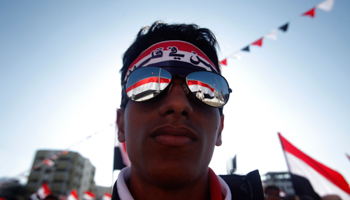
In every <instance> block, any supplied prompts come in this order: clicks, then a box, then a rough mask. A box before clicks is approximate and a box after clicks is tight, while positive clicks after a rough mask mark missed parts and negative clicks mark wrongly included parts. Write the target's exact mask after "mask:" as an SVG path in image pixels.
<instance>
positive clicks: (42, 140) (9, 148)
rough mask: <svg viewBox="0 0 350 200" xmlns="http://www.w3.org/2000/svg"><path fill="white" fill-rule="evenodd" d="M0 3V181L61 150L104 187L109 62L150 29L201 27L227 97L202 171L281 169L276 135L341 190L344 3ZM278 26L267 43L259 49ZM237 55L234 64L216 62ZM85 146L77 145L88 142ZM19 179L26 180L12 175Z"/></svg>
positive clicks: (349, 108)
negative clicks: (88, 167)
mask: <svg viewBox="0 0 350 200" xmlns="http://www.w3.org/2000/svg"><path fill="white" fill-rule="evenodd" d="M321 2H322V0H309V1H304V0H293V1H292V0H282V1H281V0H263V1H262V0H246V1H237V0H235V1H234V0H220V1H215V2H214V1H209V0H203V1H197V0H196V1H182V0H180V1H160V0H155V1H135V0H130V1H111V0H106V1H102V2H101V1H85V0H84V1H83V0H74V1H24V0H15V1H0V69H1V71H0V127H1V135H0V146H1V151H0V159H1V165H0V178H5V177H7V178H15V177H17V178H20V179H21V182H23V183H26V178H25V176H19V175H20V174H22V173H23V172H29V171H28V170H29V169H30V168H31V167H32V165H33V159H34V157H35V153H36V151H37V150H40V149H44V150H64V149H66V148H68V147H70V146H72V145H74V144H76V143H78V142H79V141H82V142H81V143H78V144H76V145H74V146H73V147H72V148H71V149H70V150H72V151H74V152H78V153H79V154H80V155H82V156H83V157H85V158H87V159H89V161H90V162H91V164H92V165H93V166H94V167H95V168H96V172H95V176H94V181H95V183H96V184H97V185H101V186H111V184H112V171H113V151H114V139H115V138H114V134H115V126H114V122H115V120H116V109H117V108H118V107H119V105H120V98H121V95H120V93H121V88H120V74H119V69H120V68H121V66H122V61H121V57H122V55H123V53H124V51H125V50H126V49H127V48H128V46H129V45H130V44H131V43H132V42H133V40H134V39H135V36H136V34H137V32H138V31H139V29H140V28H141V27H143V26H146V25H151V24H152V23H153V22H154V21H156V20H162V21H164V22H167V23H196V24H198V25H199V26H201V27H206V28H209V29H211V30H212V31H213V32H214V33H215V35H216V37H217V39H218V42H219V44H220V50H219V52H218V53H219V58H220V59H225V58H227V66H223V68H222V71H223V75H224V76H225V77H226V79H227V80H228V82H229V84H230V87H231V88H232V90H233V92H232V94H231V97H230V101H229V102H228V104H227V105H226V106H225V108H224V114H225V128H224V131H223V145H222V146H221V147H218V148H216V149H215V152H214V156H213V159H212V161H211V163H210V167H211V168H212V169H213V170H214V171H215V172H216V173H218V174H225V173H226V161H227V160H228V159H229V158H230V157H233V156H234V155H237V171H236V173H238V174H245V173H248V172H249V171H252V170H254V169H259V170H260V174H265V173H267V172H283V171H287V170H288V168H287V165H286V162H285V158H284V155H283V151H282V148H281V145H280V142H279V139H278V136H277V132H280V133H281V134H282V135H283V136H284V137H285V138H286V139H287V140H289V141H290V142H291V143H292V144H294V145H295V146H296V147H298V148H299V149H301V150H302V151H303V152H305V153H306V154H308V155H309V156H311V157H313V158H314V159H316V160H317V161H319V162H321V163H323V164H325V165H327V166H328V167H330V168H332V169H334V170H336V171H338V172H339V173H341V174H342V175H343V176H344V178H345V179H346V180H347V181H348V182H349V181H350V170H349V167H350V160H349V159H348V158H347V157H346V153H347V154H349V153H350V145H349V141H350V134H349V132H350V125H349V124H350V123H349V121H350V114H349V113H350V105H349V101H350V79H349V76H350V68H349V64H348V54H349V52H350V45H349V44H350V39H349V35H350V29H349V26H348V20H349V19H350V12H349V11H348V10H349V8H350V1H348V0H336V1H335V4H334V8H333V10H332V11H331V12H325V11H323V10H320V9H316V13H315V17H314V18H311V17H310V16H302V14H303V13H305V12H306V11H308V10H310V9H312V8H314V7H315V6H316V5H317V4H319V3H321ZM286 23H289V27H288V30H287V31H286V32H282V31H278V36H277V40H269V39H266V38H265V39H264V40H263V44H262V46H261V47H259V46H251V47H250V52H242V51H239V50H240V49H242V48H244V47H246V46H247V45H249V44H251V43H252V42H254V41H256V40H257V39H259V38H261V37H263V36H264V35H265V34H267V33H269V32H270V31H271V30H273V29H277V28H278V27H280V26H282V25H284V24H286ZM237 51H239V55H240V57H241V59H239V60H238V59H234V58H229V57H228V56H230V55H232V54H233V53H235V52H237ZM91 135H92V137H91V138H89V139H86V140H85V138H87V137H88V136H91ZM24 174H26V175H28V173H24Z"/></svg>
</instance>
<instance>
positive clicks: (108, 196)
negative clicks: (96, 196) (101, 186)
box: [102, 192, 112, 200]
mask: <svg viewBox="0 0 350 200" xmlns="http://www.w3.org/2000/svg"><path fill="white" fill-rule="evenodd" d="M111 199H112V195H110V194H108V193H107V192H106V193H105V194H104V195H103V197H102V200H111Z"/></svg>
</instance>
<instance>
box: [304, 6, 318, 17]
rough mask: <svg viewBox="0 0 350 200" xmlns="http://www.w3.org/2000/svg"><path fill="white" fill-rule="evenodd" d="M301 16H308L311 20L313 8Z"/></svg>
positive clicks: (313, 13) (313, 14)
mask: <svg viewBox="0 0 350 200" xmlns="http://www.w3.org/2000/svg"><path fill="white" fill-rule="evenodd" d="M303 16H310V17H311V18H314V17H315V8H313V9H311V10H309V11H307V12H306V13H304V14H303Z"/></svg>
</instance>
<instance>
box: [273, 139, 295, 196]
mask: <svg viewBox="0 0 350 200" xmlns="http://www.w3.org/2000/svg"><path fill="white" fill-rule="evenodd" d="M277 134H278V139H280V143H281V147H282V151H283V155H284V160H285V161H286V163H287V168H288V172H289V175H290V180H291V182H292V185H293V190H294V195H296V191H295V186H294V182H293V179H292V173H291V171H290V166H289V162H288V160H287V156H286V151H285V150H284V146H283V142H282V140H281V137H282V135H281V133H280V132H277Z"/></svg>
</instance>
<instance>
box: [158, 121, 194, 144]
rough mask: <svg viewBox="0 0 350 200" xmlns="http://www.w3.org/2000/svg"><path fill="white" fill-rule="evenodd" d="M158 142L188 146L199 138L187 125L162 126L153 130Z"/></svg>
mask: <svg viewBox="0 0 350 200" xmlns="http://www.w3.org/2000/svg"><path fill="white" fill-rule="evenodd" d="M151 137H152V138H154V139H155V141H156V142H158V143H160V144H163V145H167V146H174V147H179V146H186V145H190V144H192V143H194V142H195V141H196V140H197V136H196V134H195V132H194V131H193V130H191V129H189V128H186V127H176V126H161V127H158V128H156V129H155V130H154V131H152V134H151Z"/></svg>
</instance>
